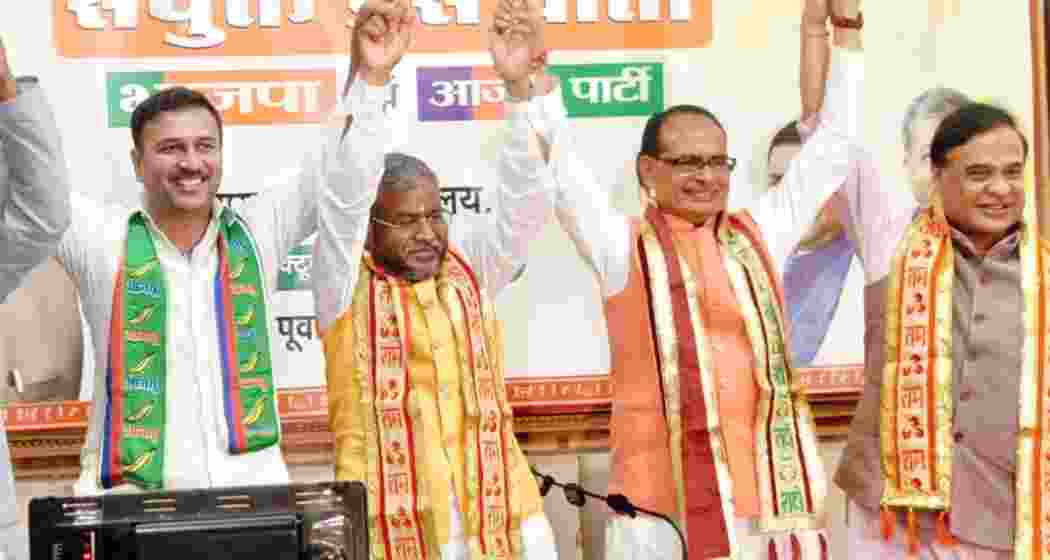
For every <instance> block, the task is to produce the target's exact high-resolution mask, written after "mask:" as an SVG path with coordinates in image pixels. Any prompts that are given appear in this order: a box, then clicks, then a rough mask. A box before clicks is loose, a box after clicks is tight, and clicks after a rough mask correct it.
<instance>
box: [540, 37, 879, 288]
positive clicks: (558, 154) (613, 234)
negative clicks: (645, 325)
mask: <svg viewBox="0 0 1050 560" xmlns="http://www.w3.org/2000/svg"><path fill="white" fill-rule="evenodd" d="M863 77H864V65H863V58H862V55H860V54H859V53H854V52H850V51H847V50H845V49H832V57H831V67H830V69H829V72H828V78H827V95H826V96H825V102H824V106H823V107H822V108H821V114H820V124H819V126H818V127H817V129H816V130H815V131H814V133H813V135H812V136H811V137H810V138H809V140H808V141H807V142H806V143H805V144H804V145H803V146H802V149H801V151H800V152H799V154H798V155H797V156H796V157H795V158H794V159H793V160H792V161H791V163H790V164H789V166H788V169H787V171H786V172H785V174H784V178H783V179H782V181H783V182H782V184H781V186H780V188H776V189H770V190H768V191H767V192H766V193H764V194H763V195H762V196H761V197H759V198H758V199H757V200H756V201H755V203H754V204H753V205H752V206H751V207H750V208H748V210H749V211H750V212H751V215H752V217H753V218H754V219H755V222H757V223H758V227H759V229H760V230H761V232H762V237H763V241H764V242H765V243H766V248H767V249H768V250H769V253H770V256H771V257H772V259H773V262H774V265H775V266H776V272H777V274H778V275H780V274H783V270H784V263H785V262H786V261H787V258H788V256H789V255H790V254H791V252H792V251H794V249H795V247H796V246H797V245H798V243H799V242H800V241H801V240H802V237H803V236H804V235H805V233H806V230H807V229H808V228H809V226H810V224H812V223H813V221H814V220H815V219H816V217H817V214H818V213H819V212H820V209H821V207H822V206H823V205H824V202H825V201H826V200H827V199H828V197H830V196H831V194H832V193H834V192H835V191H836V190H838V189H839V188H840V186H841V185H842V184H843V181H844V180H845V179H846V177H847V176H848V175H849V173H850V170H851V167H852V162H853V161H855V160H856V159H857V157H858V156H857V155H856V151H857V149H858V148H857V145H858V143H857V142H856V139H857V138H858V137H859V135H860V134H859V121H860V115H859V107H860V86H861V83H862V81H863ZM530 119H532V122H533V124H534V125H535V126H536V127H537V128H538V129H540V130H541V131H542V132H543V134H544V137H545V138H546V139H547V141H548V142H549V143H550V145H551V147H552V155H551V171H552V173H553V174H554V182H555V184H556V185H557V191H556V195H555V211H556V215H557V216H558V219H559V221H560V222H561V224H562V227H563V228H564V229H565V231H566V232H568V234H569V236H570V237H571V238H572V239H573V241H574V242H575V243H576V247H577V249H578V250H579V251H580V254H581V256H582V257H583V259H584V260H585V261H586V262H587V263H588V264H589V265H590V266H591V267H592V268H593V269H594V271H595V273H596V274H597V276H598V279H599V282H600V283H601V285H602V291H603V295H604V297H606V298H609V297H612V296H614V295H616V294H618V293H620V292H621V291H623V290H624V289H625V288H626V287H627V279H628V276H629V273H630V266H631V239H630V235H631V228H630V221H629V218H628V217H627V216H625V215H623V214H621V213H618V212H616V211H614V210H613V209H612V207H611V206H610V204H609V200H608V196H607V195H606V193H605V191H604V189H603V188H602V186H601V185H599V184H598V183H597V180H596V179H595V178H594V175H593V173H592V172H591V170H590V169H589V168H588V167H587V165H586V164H585V163H584V162H583V161H582V160H581V159H580V157H579V156H578V155H577V154H576V153H574V151H573V145H574V142H573V140H572V137H571V130H570V129H569V125H568V120H567V119H566V112H565V108H564V106H563V105H562V102H561V97H560V96H547V97H546V98H544V100H543V102H542V105H541V107H533V108H531V109H530Z"/></svg>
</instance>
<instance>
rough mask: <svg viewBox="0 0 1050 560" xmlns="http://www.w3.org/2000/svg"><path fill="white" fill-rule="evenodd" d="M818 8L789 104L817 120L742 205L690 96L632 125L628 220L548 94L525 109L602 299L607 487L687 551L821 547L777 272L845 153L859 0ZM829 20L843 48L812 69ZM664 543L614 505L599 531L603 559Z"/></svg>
mask: <svg viewBox="0 0 1050 560" xmlns="http://www.w3.org/2000/svg"><path fill="white" fill-rule="evenodd" d="M832 4H833V5H834V6H833V7H834V9H833V10H831V9H829V7H828V4H827V2H823V1H820V0H809V1H807V2H806V5H805V8H804V12H803V17H802V23H803V37H802V65H801V66H802V72H803V75H802V85H803V98H804V109H805V111H804V113H805V116H806V117H807V119H808V118H809V116H810V114H817V113H818V112H819V117H818V118H817V119H816V120H817V121H819V122H818V123H817V124H816V127H815V130H814V132H813V135H812V137H811V138H810V139H809V141H808V142H806V143H805V144H804V145H803V147H802V150H801V151H800V153H799V154H798V156H797V157H796V158H795V159H794V160H793V161H792V162H791V164H790V166H789V168H788V170H787V172H786V173H785V177H784V179H783V182H784V187H783V188H780V189H775V190H772V191H770V192H768V193H767V194H766V195H765V196H763V197H762V198H760V199H759V201H758V202H757V203H756V204H755V206H754V207H752V208H751V209H750V210H749V211H744V212H734V213H728V212H726V203H727V195H728V188H729V175H730V173H731V172H732V170H733V168H734V166H735V160H734V159H733V158H732V157H730V155H729V154H728V153H726V146H727V142H726V131H725V129H724V128H723V126H722V125H721V124H720V123H719V121H718V120H717V118H716V117H715V116H714V115H712V114H711V113H710V112H709V111H707V110H705V109H703V108H700V107H696V106H691V105H684V106H676V107H672V108H670V109H667V110H666V111H663V112H661V113H658V114H656V115H654V116H653V117H651V118H650V119H649V121H648V122H647V124H646V127H645V130H644V132H643V136H642V145H641V150H640V154H639V155H638V158H637V172H638V176H639V182H640V183H641V186H642V188H643V189H645V190H646V191H648V192H649V195H648V196H647V197H646V198H647V199H648V200H651V201H652V204H649V205H648V207H647V208H645V211H644V212H645V213H644V215H643V216H642V217H641V218H639V219H634V220H631V219H629V218H627V217H626V216H622V215H618V214H616V213H614V212H613V211H612V209H611V208H610V207H609V203H608V200H607V197H606V196H605V194H604V193H603V192H602V190H601V188H600V187H599V186H598V185H597V184H596V183H595V180H594V178H593V177H592V176H591V174H590V172H589V171H588V170H587V169H586V167H585V166H584V165H583V164H582V162H581V161H580V159H579V157H578V156H577V155H575V154H574V153H572V147H573V144H574V142H573V140H572V137H571V131H570V130H569V121H568V120H566V119H565V118H564V115H565V110H564V108H563V107H562V106H561V104H560V95H557V94H555V95H551V96H549V98H547V99H544V106H545V111H542V112H538V113H539V114H540V115H541V116H545V117H546V119H547V120H546V121H545V122H540V124H539V128H540V129H541V130H545V131H549V134H547V135H546V137H545V140H546V143H547V144H548V145H549V146H550V148H551V157H550V159H551V166H550V167H551V169H552V172H553V174H554V176H555V183H556V185H557V193H556V197H555V205H556V214H557V216H558V218H559V220H560V221H561V224H562V226H563V227H564V228H565V230H566V231H567V232H568V233H569V235H570V236H571V237H572V238H573V239H574V241H575V242H576V245H577V247H578V249H579V251H580V253H581V256H582V257H583V258H584V260H586V261H587V262H588V264H590V265H591V266H592V267H593V269H594V270H595V272H596V273H597V275H598V278H599V282H600V284H601V288H602V291H603V295H604V299H605V315H606V319H607V324H608V327H609V339H610V345H611V350H612V376H613V384H614V386H615V391H616V392H615V395H614V399H613V412H612V419H611V430H612V438H611V440H612V441H611V444H612V482H611V484H610V486H611V487H610V492H613V493H622V494H624V495H626V496H628V497H629V498H630V499H631V500H632V501H634V502H635V503H637V504H639V505H641V506H643V507H645V508H647V509H650V510H653V511H656V512H660V513H662V514H666V515H668V516H669V517H671V518H672V519H674V520H675V522H676V523H677V524H678V525H679V526H680V527H681V528H682V529H683V533H685V535H686V536H685V540H686V541H687V546H688V552H689V557H690V558H723V557H728V556H730V555H731V554H732V555H733V557H734V558H735V557H741V558H767V557H776V558H781V559H783V558H799V557H800V556H801V557H803V558H822V557H826V555H827V553H828V541H827V540H826V537H825V535H823V534H822V531H821V529H822V528H823V527H824V519H823V517H824V515H823V514H824V511H823V497H824V475H823V467H822V465H821V461H820V457H819V455H818V451H817V442H816V434H815V430H814V426H813V419H812V415H811V413H810V412H809V408H808V405H807V403H806V399H805V397H804V395H803V394H802V393H801V392H800V391H799V389H798V385H797V379H794V378H793V372H792V370H791V365H790V360H789V354H788V350H787V347H788V344H787V340H786V337H787V329H786V324H785V321H784V318H783V312H782V304H781V295H780V280H779V278H780V271H781V270H782V268H783V262H784V260H785V259H786V258H787V256H788V254H790V252H791V251H792V250H793V249H794V248H795V246H796V245H797V244H798V242H799V240H800V239H801V238H802V236H803V234H804V233H805V232H806V229H807V228H808V227H809V225H810V224H811V223H812V222H813V219H814V218H815V217H816V215H817V212H818V211H819V209H820V208H821V206H822V205H823V204H824V201H825V200H826V199H827V198H828V197H829V196H830V195H831V194H832V192H834V191H835V190H836V189H838V188H839V186H840V185H842V183H843V181H844V180H845V178H846V177H847V175H848V174H849V173H850V171H851V167H852V166H851V162H852V161H853V160H854V159H855V157H856V156H855V155H854V154H853V151H854V142H855V138H856V132H855V130H854V129H855V127H856V122H857V120H858V115H857V112H858V110H859V102H858V89H859V82H860V78H861V74H862V72H863V69H862V61H860V60H856V59H857V58H858V55H857V54H855V53H852V52H848V51H849V50H852V49H859V47H860V36H859V31H858V29H859V27H860V26H861V25H862V18H861V17H860V14H859V7H858V2H857V1H856V0H841V1H840V0H836V1H834V2H832ZM531 17H534V18H537V19H538V18H541V17H542V15H541V14H540V13H539V10H536V11H535V12H533V13H532V14H531ZM829 19H830V20H831V22H832V24H833V26H834V27H835V38H834V43H835V45H836V46H838V47H844V48H838V49H835V52H834V55H833V56H831V57H830V58H831V64H830V68H826V65H827V63H828V58H829V47H828V44H827V37H828V35H829V33H828V31H827V27H826V26H827V21H828V20H829ZM828 70H830V71H828ZM825 75H826V76H827V78H826V79H827V84H828V85H827V87H828V94H827V98H826V100H825V99H823V96H822V93H823V88H822V87H821V85H820V84H822V83H823V82H824V81H825ZM814 84H816V86H814ZM818 92H819V93H818ZM678 551H679V545H678V540H677V538H676V536H675V533H674V531H673V530H672V529H671V528H669V527H668V526H667V525H666V524H665V523H664V522H663V521H660V520H655V519H652V518H646V517H644V516H640V517H637V518H629V517H615V518H614V519H613V520H612V521H611V523H610V526H609V528H608V531H607V551H606V554H607V556H608V557H609V558H618V559H620V558H639V559H641V558H646V559H649V558H677V557H679V552H678Z"/></svg>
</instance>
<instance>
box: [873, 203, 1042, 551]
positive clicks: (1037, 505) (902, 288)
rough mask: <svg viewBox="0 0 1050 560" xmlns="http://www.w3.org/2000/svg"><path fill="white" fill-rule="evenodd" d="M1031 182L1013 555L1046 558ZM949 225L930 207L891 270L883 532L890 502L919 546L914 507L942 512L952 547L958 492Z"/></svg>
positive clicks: (1038, 275) (891, 522)
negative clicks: (954, 456) (951, 520)
mask: <svg viewBox="0 0 1050 560" xmlns="http://www.w3.org/2000/svg"><path fill="white" fill-rule="evenodd" d="M1032 191H1033V189H1032V188H1031V187H1030V184H1029V185H1028V186H1026V197H1025V199H1026V200H1025V220H1024V223H1025V226H1024V227H1023V229H1022V231H1021V244H1020V257H1021V286H1022V290H1023V296H1024V313H1023V317H1022V320H1023V321H1024V332H1025V338H1024V343H1023V349H1022V360H1021V370H1022V371H1021V392H1020V395H1019V399H1020V417H1019V420H1020V429H1019V432H1018V450H1017V473H1016V491H1017V528H1016V531H1015V536H1014V557H1015V558H1017V559H1018V560H1038V559H1046V558H1050V394H1048V391H1050V379H1048V378H1047V372H1048V371H1050V363H1048V360H1050V352H1048V348H1047V344H1048V343H1050V321H1048V318H1047V309H1048V305H1050V269H1048V267H1050V246H1048V245H1047V243H1046V241H1045V240H1042V239H1041V238H1040V237H1039V231H1038V227H1036V226H1034V225H1032V224H1036V223H1037V222H1036V218H1035V203H1034V195H1033V194H1032ZM954 277H955V269H954V250H953V248H952V241H951V233H950V229H949V226H948V224H947V222H946V221H945V220H944V218H943V216H940V215H937V214H936V213H935V211H934V210H926V211H924V212H922V213H920V214H919V215H918V216H916V218H915V220H914V222H912V224H911V226H909V228H908V230H907V232H906V234H905V236H904V238H903V239H902V240H901V244H900V246H899V247H898V249H897V254H896V255H895V257H894V261H893V266H892V268H891V269H890V281H889V288H888V289H889V294H888V297H887V306H886V342H885V344H886V364H885V369H884V371H883V382H882V397H881V402H882V413H881V417H880V447H881V455H882V470H883V475H884V476H885V483H886V484H885V489H884V491H883V496H882V500H881V503H882V507H883V514H882V517H883V523H882V525H883V536H884V537H885V538H887V539H889V538H891V537H892V535H893V527H894V526H895V525H896V514H895V513H894V509H893V508H898V509H901V510H904V511H907V512H908V513H909V515H908V525H909V531H908V533H909V535H908V541H909V542H908V544H909V547H910V548H911V550H913V551H916V550H917V549H918V535H917V528H916V520H915V515H914V512H915V510H930V511H937V512H941V515H940V516H939V518H938V523H937V533H938V540H940V541H941V543H942V544H946V545H951V544H953V543H954V539H953V538H952V537H951V535H950V533H949V527H948V524H949V522H948V518H947V513H948V512H949V511H950V510H951V492H952V435H951V430H952V414H953V413H952V405H953V402H952V363H951V348H952V284H953V280H954Z"/></svg>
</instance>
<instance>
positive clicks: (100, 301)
mask: <svg viewBox="0 0 1050 560" xmlns="http://www.w3.org/2000/svg"><path fill="white" fill-rule="evenodd" d="M323 159H324V158H323V156H321V155H320V154H317V153H316V152H313V153H310V154H308V156H307V157H306V160H305V161H304V163H303V165H302V166H301V168H300V171H299V172H298V173H297V174H294V175H292V176H290V177H289V179H288V184H279V185H273V186H272V187H271V188H270V189H268V190H266V191H265V192H263V193H260V194H259V195H258V196H256V197H254V198H253V199H252V200H250V201H249V202H248V203H247V204H245V206H244V207H243V209H241V210H239V214H240V215H241V216H242V217H243V218H244V220H245V221H246V222H247V223H248V226H249V228H250V231H251V234H252V236H253V237H254V239H255V242H256V246H257V247H258V251H259V256H260V259H261V262H260V266H261V267H262V270H263V277H264V278H263V285H264V288H265V290H264V291H265V292H266V293H265V297H266V302H267V309H268V310H270V317H271V321H272V317H273V314H272V313H273V311H272V310H273V306H272V305H270V302H271V300H272V298H271V295H272V294H271V291H272V287H275V286H276V285H277V273H278V265H279V264H280V261H281V260H282V258H283V256H284V255H287V254H288V251H289V250H290V249H291V248H292V247H294V246H295V245H297V244H298V243H300V242H301V241H302V240H303V239H304V238H305V237H307V236H308V235H309V234H311V233H312V232H313V231H314V228H315V226H316V220H317V217H316V216H317V213H316V208H317V204H316V200H317V198H316V197H317V193H318V191H319V190H320V185H321V183H322V180H321V177H322V176H323V175H322V174H323V170H322V169H321V167H320V163H323ZM73 208H74V210H75V211H74V219H73V224H72V226H71V227H70V229H69V231H68V232H67V233H66V236H65V237H64V238H63V240H62V243H61V245H60V246H59V251H58V259H59V261H60V262H61V263H62V264H63V266H65V268H66V270H67V271H68V272H69V274H70V276H72V278H73V280H74V282H76V284H77V286H78V287H79V289H80V298H81V302H82V305H83V311H84V316H85V317H86V318H87V322H88V325H89V327H90V330H91V338H92V340H93V341H94V351H95V364H96V368H95V388H94V406H93V408H92V411H91V418H90V420H89V424H88V434H87V441H86V443H85V445H84V449H83V451H82V452H81V457H80V464H81V472H80V480H79V481H78V482H77V484H76V487H75V492H76V493H77V494H78V495H79V494H97V493H101V492H103V489H102V488H101V486H100V483H99V474H98V463H99V449H100V447H101V440H100V435H101V434H100V430H101V429H102V427H103V419H104V414H105V404H106V403H105V398H106V390H105V383H106V365H107V362H108V355H109V325H110V316H111V311H112V304H113V287H114V283H115V280H116V274H117V266H118V262H119V260H120V258H121V256H122V255H123V254H124V250H125V238H126V235H127V222H128V217H129V216H130V215H131V211H132V210H131V209H121V208H106V209H103V208H102V207H100V206H99V205H98V204H97V203H95V202H94V201H92V200H89V199H86V198H84V197H82V196H79V195H76V194H74V195H73ZM221 208H222V206H221V204H220V203H219V202H218V201H217V200H216V201H215V203H214V210H213V217H212V221H211V223H210V224H209V225H208V228H207V230H206V232H205V234H204V237H203V238H202V239H201V241H200V242H199V243H197V245H196V246H195V247H194V248H193V250H192V251H191V252H190V254H189V256H188V257H187V256H186V255H184V254H183V253H182V252H181V251H180V250H179V249H178V248H177V247H176V246H175V245H174V244H173V243H172V242H171V241H170V240H168V239H167V237H166V236H165V235H164V233H163V232H161V231H160V230H159V229H157V227H156V226H155V224H154V223H153V221H152V219H147V224H148V226H149V228H150V231H151V233H152V234H153V238H154V244H155V246H156V250H157V256H158V257H159V259H160V263H161V266H162V267H163V270H164V275H165V279H166V281H167V283H168V289H167V297H168V306H169V307H168V310H167V321H168V323H167V344H168V352H167V354H166V355H167V372H168V375H167V379H166V387H165V403H166V409H165V410H166V413H167V417H166V421H165V432H166V433H165V447H166V449H165V456H164V483H165V489H169V490H177V489H191V488H208V487H223V486H241V485H253V484H287V483H288V482H289V477H288V470H287V468H286V466H285V464H284V460H283V458H282V456H281V449H280V446H279V445H274V446H272V447H269V448H267V449H264V450H261V451H257V452H253V453H245V454H241V455H231V454H230V453H229V452H228V446H227V441H226V428H225V425H224V420H225V415H224V412H223V411H222V398H223V386H222V378H221V374H220V372H221V367H220V363H219V357H218V340H217V339H218V331H217V328H216V322H215V301H214V295H213V291H212V290H213V281H214V275H215V271H216V267H217V266H218V254H217V252H216V247H215V241H216V237H217V235H218V226H217V216H218V214H219V210H220V209H221ZM147 218H148V214H147ZM274 340H277V332H276V329H275V328H274V325H273V324H271V325H270V345H271V348H272V347H273V344H274ZM275 377H276V376H275ZM113 491H122V492H135V491H138V488H137V487H136V486H134V485H132V484H124V485H121V486H120V487H118V488H115V489H113Z"/></svg>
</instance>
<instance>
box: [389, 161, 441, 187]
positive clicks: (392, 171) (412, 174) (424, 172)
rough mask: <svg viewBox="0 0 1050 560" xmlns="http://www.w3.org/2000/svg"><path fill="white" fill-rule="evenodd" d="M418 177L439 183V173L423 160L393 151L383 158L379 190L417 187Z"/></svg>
mask: <svg viewBox="0 0 1050 560" xmlns="http://www.w3.org/2000/svg"><path fill="white" fill-rule="evenodd" d="M418 179H430V180H431V181H434V183H435V184H436V183H437V175H436V174H435V173H434V170H433V169H431V168H430V166H429V165H427V164H426V162H424V161H423V160H421V159H419V158H417V157H415V156H410V155H408V154H404V153H401V152H391V153H389V154H387V155H386V157H385V158H384V160H383V178H382V179H380V180H379V191H380V192H382V191H393V192H404V191H410V190H412V189H415V188H416V187H417V186H419V185H418V183H417V182H416V181H417V180H418Z"/></svg>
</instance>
